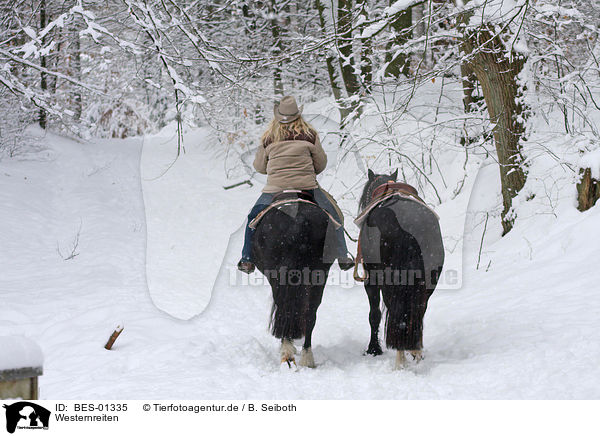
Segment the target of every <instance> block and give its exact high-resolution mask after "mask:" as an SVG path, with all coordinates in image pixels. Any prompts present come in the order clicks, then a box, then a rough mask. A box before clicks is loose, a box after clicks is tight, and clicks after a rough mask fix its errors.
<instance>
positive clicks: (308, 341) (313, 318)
mask: <svg viewBox="0 0 600 436" xmlns="http://www.w3.org/2000/svg"><path fill="white" fill-rule="evenodd" d="M323 289H324V286H319V285H317V286H313V287H312V289H311V291H310V293H309V305H308V311H307V313H306V334H305V336H304V345H303V347H302V353H301V354H300V366H306V367H308V368H315V366H316V365H315V358H314V356H313V352H312V332H313V329H314V328H315V323H316V322H317V309H318V308H319V305H320V304H321V299H322V298H323Z"/></svg>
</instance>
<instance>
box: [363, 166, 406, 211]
mask: <svg viewBox="0 0 600 436" xmlns="http://www.w3.org/2000/svg"><path fill="white" fill-rule="evenodd" d="M397 177H398V170H396V171H395V172H394V173H392V174H390V175H387V174H374V173H372V172H371V170H369V178H368V180H367V183H365V187H364V189H363V192H362V194H361V196H360V201H359V202H358V211H359V212H360V211H361V210H363V209H364V208H365V207H366V206H367V204H369V201H370V200H371V196H372V195H373V191H374V190H375V188H377V187H378V186H380V185H382V184H384V183H387V182H389V181H392V182H395V181H396V178H397Z"/></svg>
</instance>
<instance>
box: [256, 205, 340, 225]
mask: <svg viewBox="0 0 600 436" xmlns="http://www.w3.org/2000/svg"><path fill="white" fill-rule="evenodd" d="M291 203H308V204H314V205H315V206H317V204H315V203H313V202H312V201H308V200H304V199H302V198H292V199H287V200H280V201H275V202H273V203H271V204H269V205H268V206H267V207H266V209H264V210H262V211H261V212H260V213H259V214H258V215H257V216H256V218H254V219H253V220H252V221H250V224H248V227H250V228H251V229H256V226H257V225H258V222H259V221H260V220H261V219H262V217H264V216H265V215H266V213H267V212H269V211H270V210H271V209H273V208H275V207H279V206H283V205H284V204H291ZM317 207H319V206H317ZM321 210H322V211H323V212H325V213H326V214H327V216H328V217H329V219H330V220H331V222H332V223H333V224H334V225H335V228H336V229H339V228H340V227H342V225H341V224H340V223H339V222H338V220H336V219H335V218H334V217H333V216H332V215H331V214H330V213H329V212H327V211H326V210H325V209H322V208H321Z"/></svg>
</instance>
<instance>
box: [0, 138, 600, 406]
mask: <svg viewBox="0 0 600 436" xmlns="http://www.w3.org/2000/svg"><path fill="white" fill-rule="evenodd" d="M37 134H38V135H41V134H42V133H41V132H37ZM186 138H187V139H188V140H186V150H187V153H186V154H185V155H183V156H181V157H180V161H178V163H177V164H176V165H179V168H181V170H180V174H184V175H185V176H186V178H185V184H181V181H182V180H181V179H179V180H178V179H177V175H176V173H175V172H174V173H173V175H169V176H166V177H173V179H162V180H163V181H165V180H167V181H168V180H172V182H171V183H169V182H166V183H164V184H163V185H160V184H154V185H152V186H149V183H151V182H152V180H151V179H152V178H153V177H152V175H157V174H156V170H157V169H160V166H161V165H162V163H164V162H165V160H162V159H163V158H164V157H165V156H169V153H172V150H173V149H172V148H171V149H170V150H169V151H168V152H165V153H163V152H162V151H160V150H159V145H160V146H161V147H165V146H167V145H168V146H170V147H174V146H175V145H174V139H173V137H172V135H171V134H168V133H165V134H164V136H162V137H161V135H155V136H153V137H147V138H145V140H142V139H141V138H132V139H127V140H95V141H92V142H85V143H78V142H74V141H72V140H69V139H66V138H62V137H59V136H55V135H52V134H45V136H44V137H43V138H42V139H41V140H42V142H43V144H45V148H44V149H43V150H41V151H39V152H37V153H32V154H30V155H28V156H21V157H19V158H18V159H5V160H3V161H0V180H2V182H1V186H2V189H1V190H0V204H2V207H1V208H0V222H1V223H2V227H1V230H0V247H1V248H0V265H1V266H2V270H1V272H0V295H2V306H1V307H0V332H1V335H24V336H26V337H28V338H30V339H32V340H34V341H35V342H37V343H38V344H39V345H40V346H41V348H42V350H43V353H44V375H43V376H42V377H41V378H40V389H41V398H43V399H59V398H60V399H117V398H121V399H123V398H127V399H146V398H147V399H151V398H154V399H167V398H168V399H171V398H215V399H232V398H240V399H241V398H253V399H316V398H320V399H333V398H337V399H351V398H360V399H371V398H385V399H417V398H431V399H450V398H473V399H482V398H501V399H508V398H562V399H570V398H599V397H600V383H598V381H599V380H600V368H599V367H598V364H597V362H598V361H600V340H599V339H600V338H599V336H600V334H599V331H600V317H599V316H598V315H599V314H600V312H599V311H598V308H599V307H600V295H599V293H598V292H597V291H598V283H600V271H599V270H598V268H597V265H598V257H599V254H600V252H599V248H598V243H597V241H598V240H600V225H599V224H600V206H598V205H597V206H596V207H594V208H592V209H591V210H589V211H587V212H585V213H579V212H578V211H577V210H576V209H575V208H574V207H573V206H572V205H570V204H568V202H563V203H561V205H562V206H561V208H560V210H558V211H557V214H556V216H554V215H539V216H535V215H532V217H531V218H530V219H526V220H522V221H518V222H517V225H516V227H515V229H514V230H513V231H512V232H511V233H509V235H508V236H506V237H505V238H500V237H499V224H498V222H497V220H496V221H494V220H492V219H490V224H489V225H488V228H487V233H486V237H485V244H484V249H483V252H482V259H481V261H480V267H479V269H475V265H476V261H477V257H478V251H479V244H480V239H481V234H482V232H481V230H482V229H481V225H479V227H475V226H474V225H472V226H469V219H467V224H468V225H467V232H466V234H465V236H466V237H465V254H464V257H463V256H462V255H461V250H460V249H456V250H455V252H453V253H452V255H451V257H452V256H454V257H458V258H460V262H459V263H461V262H462V263H463V267H462V273H463V274H462V276H461V280H462V287H461V288H460V289H440V290H437V291H436V292H435V293H434V295H433V296H432V298H431V300H430V304H429V309H428V312H427V315H426V327H425V339H424V343H425V350H426V358H425V360H424V361H423V362H421V363H420V364H419V365H416V366H411V367H409V368H408V369H406V370H403V371H392V363H393V356H394V354H393V352H391V351H387V352H385V353H384V355H383V356H379V357H376V358H373V357H370V356H363V355H362V353H363V351H364V349H365V348H366V345H367V342H368V338H369V325H368V319H367V317H368V303H367V298H366V295H365V293H364V290H363V289H362V286H361V285H354V284H352V285H351V286H345V285H330V286H328V287H327V288H326V290H325V295H324V299H323V304H322V305H321V307H320V309H319V313H318V320H317V325H316V328H315V331H314V335H313V351H314V356H315V360H316V363H317V368H316V369H300V370H298V371H295V370H289V369H288V368H287V366H285V367H281V366H280V364H279V359H278V342H277V340H276V339H274V338H273V337H271V336H270V334H269V332H268V331H267V324H268V318H269V314H270V305H271V297H270V289H269V288H268V287H267V286H265V285H262V284H253V285H250V284H247V281H246V282H244V279H245V277H243V276H242V275H241V274H239V273H238V272H236V270H235V264H236V262H237V261H238V258H239V253H240V247H241V243H242V231H241V228H240V226H241V224H242V223H243V220H244V218H245V214H246V213H247V210H248V208H249V207H250V205H251V204H252V203H253V201H254V199H255V198H256V196H257V195H258V192H259V191H260V186H258V185H256V184H255V186H254V187H248V186H242V187H239V188H236V189H233V190H228V191H225V190H223V189H222V185H224V184H226V182H225V180H224V178H223V177H221V176H220V175H218V174H219V170H220V168H222V167H223V160H224V157H223V156H221V155H219V154H215V153H213V152H211V150H212V148H211V147H209V146H208V145H207V144H209V143H210V142H211V141H212V139H210V137H209V132H208V131H206V130H200V131H193V132H191V133H190V136H189V137H186ZM148 144H150V146H148V147H149V148H147V149H145V150H144V153H142V147H146V146H147V145H148ZM153 144H154V147H155V149H156V150H157V151H156V152H155V154H153V155H145V153H146V152H147V151H150V150H151V148H152V146H153ZM161 153H162V154H161ZM146 159H148V160H146ZM166 160H168V159H166ZM330 160H331V161H334V162H335V161H336V158H335V157H332V156H330ZM140 162H141V163H142V165H141V166H140ZM156 162H158V164H156ZM488 163H489V162H487V163H484V165H483V167H482V169H481V171H480V172H479V175H477V173H476V172H474V173H473V174H472V175H471V176H470V178H469V180H467V182H466V183H465V186H467V185H468V187H469V188H468V189H464V190H463V191H462V193H461V194H460V195H458V196H456V198H454V199H451V200H448V201H445V202H444V203H443V204H441V205H440V206H438V208H437V210H438V212H439V214H440V216H441V217H442V227H443V228H445V233H446V235H448V234H450V236H451V237H452V238H455V239H456V238H460V237H461V236H462V235H461V232H462V224H463V223H464V217H465V212H466V207H467V204H469V209H470V210H471V209H472V210H478V208H481V210H484V209H485V202H486V201H490V198H489V195H486V192H487V193H489V192H490V187H491V188H494V185H495V184H496V183H497V180H496V179H497V168H496V167H494V166H492V165H488V166H485V164H488ZM140 167H141V168H142V172H140ZM159 173H160V171H159ZM213 176H214V177H213ZM322 182H323V184H324V186H326V187H328V188H331V190H332V192H333V193H334V194H336V195H337V194H339V193H338V192H336V186H337V185H336V183H335V178H334V176H333V175H332V174H329V175H325V177H324V178H323V179H322ZM176 184H180V185H181V186H180V189H174V187H175V185H176ZM142 187H144V190H142ZM470 187H473V195H472V196H471V195H470ZM353 189H354V191H357V190H358V191H360V186H358V187H356V188H353ZM209 194H210V197H208V195H209ZM356 195H358V193H356ZM144 201H146V208H145V207H144ZM491 201H492V202H493V201H494V199H492V200H491ZM161 204H164V209H163V208H162V206H161ZM343 207H344V208H345V209H346V210H349V209H350V208H351V206H350V203H343ZM350 218H351V217H350V216H347V220H348V222H349V221H350ZM467 218H468V217H467ZM480 224H481V223H480ZM349 227H350V230H351V231H352V232H354V233H355V231H356V229H353V228H351V226H349ZM236 229H237V230H236ZM234 230H235V231H234ZM146 231H148V238H147V237H146ZM231 231H234V233H233V234H231V236H230V234H229V232H231ZM186 237H187V238H188V239H187V240H186ZM170 242H172V243H171V246H170V247H168V245H167V244H169V243H170ZM455 242H459V241H455ZM199 245H200V246H199ZM167 248H168V249H169V250H170V251H167ZM447 248H448V247H447ZM454 248H456V247H454ZM147 249H148V250H147ZM161 254H164V258H161ZM72 255H74V257H73V258H71V259H68V258H69V257H70V256H72ZM65 259H66V260H65ZM147 260H148V263H147V262H146V261H147ZM221 260H222V262H221ZM194 264H196V265H197V269H191V268H192V266H193V265H194ZM217 265H219V266H217ZM217 268H219V269H218V270H217ZM332 271H333V273H332V274H333V276H336V277H340V275H339V270H337V266H336V267H334V269H333V270H332ZM178 277H179V278H178ZM254 277H255V279H254V280H256V277H258V276H254ZM344 277H345V279H346V280H343V282H344V283H351V282H350V280H349V275H347V276H342V278H344ZM182 278H185V280H183V279H182ZM171 279H173V281H172V282H170V280H171ZM177 280H180V281H179V282H178V281H177ZM190 280H193V282H190ZM182 282H183V283H185V284H184V287H183V288H180V287H179V285H178V283H182ZM213 282H214V286H213ZM170 283H173V285H170ZM245 283H246V284H245ZM149 286H150V291H149ZM178 289H180V290H181V293H180V294H178V293H177V292H178ZM153 302H154V303H156V305H157V306H158V308H157V307H156V306H155V305H154V304H153ZM206 303H208V305H207V306H206V309H205V310H204V311H203V312H202V313H201V314H200V315H198V316H195V317H193V318H192V319H190V320H182V319H177V318H174V317H172V316H170V315H168V314H167V313H165V311H167V312H170V313H175V314H176V315H177V316H178V317H179V318H189V317H191V316H193V315H194V314H195V313H199V312H201V311H202V308H203V307H204V306H205V305H206ZM119 323H124V326H125V329H124V331H123V333H122V334H121V336H120V337H119V339H118V340H117V342H116V344H115V346H114V348H113V350H112V351H107V350H105V349H104V348H103V346H104V344H105V342H106V340H107V339H108V337H109V335H110V333H111V332H112V331H113V329H114V328H115V326H116V325H117V324H119ZM3 352H4V351H3V350H0V356H1V355H2V353H3Z"/></svg>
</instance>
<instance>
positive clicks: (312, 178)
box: [254, 136, 327, 193]
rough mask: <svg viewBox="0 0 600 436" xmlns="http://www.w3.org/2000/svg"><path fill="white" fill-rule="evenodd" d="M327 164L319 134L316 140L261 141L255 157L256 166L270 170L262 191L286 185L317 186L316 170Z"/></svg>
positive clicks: (278, 189)
mask: <svg viewBox="0 0 600 436" xmlns="http://www.w3.org/2000/svg"><path fill="white" fill-rule="evenodd" d="M326 166H327V155H326V154H325V151H324V150H323V147H322V146H321V141H320V140H319V137H318V136H317V137H316V139H315V143H314V144H313V143H312V142H309V141H305V140H291V141H281V142H275V143H272V144H269V145H267V146H266V147H264V146H262V145H260V146H259V147H258V151H257V152H256V157H255V158H254V168H255V169H256V171H258V172H259V173H261V174H267V176H268V177H267V185H266V186H265V187H264V189H263V192H269V193H271V192H279V191H283V190H284V189H315V188H317V187H318V186H319V185H318V184H317V174H319V173H320V172H321V171H323V170H324V169H325V167H326Z"/></svg>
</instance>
